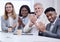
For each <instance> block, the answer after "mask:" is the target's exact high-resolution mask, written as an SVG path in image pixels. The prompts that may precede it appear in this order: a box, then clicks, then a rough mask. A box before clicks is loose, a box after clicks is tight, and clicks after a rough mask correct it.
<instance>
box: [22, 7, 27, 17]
mask: <svg viewBox="0 0 60 42" xmlns="http://www.w3.org/2000/svg"><path fill="white" fill-rule="evenodd" d="M21 15H22V16H23V17H26V16H27V15H28V10H27V9H26V8H25V7H24V8H22V10H21Z"/></svg>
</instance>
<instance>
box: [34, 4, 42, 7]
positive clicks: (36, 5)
mask: <svg viewBox="0 0 60 42" xmlns="http://www.w3.org/2000/svg"><path fill="white" fill-rule="evenodd" d="M37 5H40V6H42V7H43V5H42V4H41V3H35V4H34V7H35V6H37Z"/></svg>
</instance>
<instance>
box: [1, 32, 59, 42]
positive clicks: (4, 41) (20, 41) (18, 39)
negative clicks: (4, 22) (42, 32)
mask: <svg viewBox="0 0 60 42" xmlns="http://www.w3.org/2000/svg"><path fill="white" fill-rule="evenodd" d="M0 42H60V39H56V38H49V37H43V36H36V35H14V34H13V33H5V32H0Z"/></svg>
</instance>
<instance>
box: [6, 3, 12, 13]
mask: <svg viewBox="0 0 60 42" xmlns="http://www.w3.org/2000/svg"><path fill="white" fill-rule="evenodd" d="M5 10H6V12H7V13H11V12H12V10H13V8H12V5H10V4H7V5H6V9H5Z"/></svg>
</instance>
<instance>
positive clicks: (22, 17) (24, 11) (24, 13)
mask: <svg viewBox="0 0 60 42" xmlns="http://www.w3.org/2000/svg"><path fill="white" fill-rule="evenodd" d="M29 13H30V8H29V7H28V6H27V5H22V6H21V8H20V10H19V18H18V20H19V21H20V22H19V23H20V25H22V27H24V26H25V25H26V24H27V23H28V21H29V17H28V14H29ZM20 25H19V26H20Z"/></svg>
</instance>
